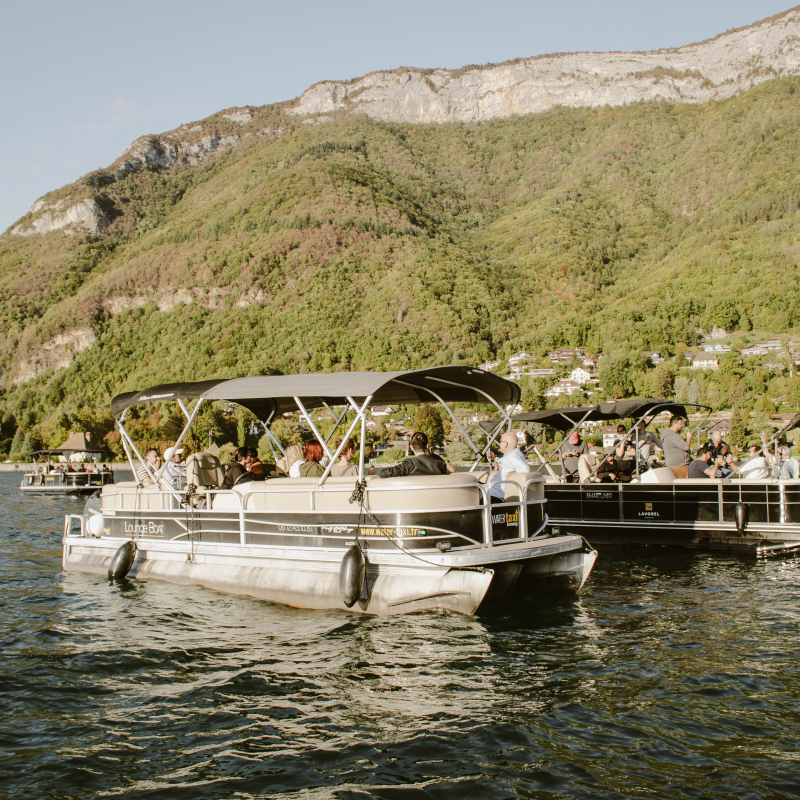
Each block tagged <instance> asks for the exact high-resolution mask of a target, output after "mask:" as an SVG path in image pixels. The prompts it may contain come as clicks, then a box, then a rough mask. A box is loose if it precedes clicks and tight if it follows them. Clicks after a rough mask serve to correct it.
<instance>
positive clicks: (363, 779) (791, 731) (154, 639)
mask: <svg viewBox="0 0 800 800" xmlns="http://www.w3.org/2000/svg"><path fill="white" fill-rule="evenodd" d="M8 477H12V478H13V477H14V476H13V475H12V476H8V475H7V474H5V475H0V489H6V490H7V491H6V492H5V496H6V501H5V503H4V506H3V511H2V513H3V526H2V532H0V536H1V537H2V544H3V548H2V549H3V554H4V557H3V559H2V560H0V602H1V603H2V611H3V621H4V624H3V627H2V632H1V634H0V637H1V638H0V641H1V643H2V648H3V654H4V656H5V657H4V659H3V661H2V676H1V677H0V701H1V702H2V705H3V708H4V711H5V714H4V717H5V720H4V725H3V726H2V731H0V743H1V744H0V777H2V785H3V787H4V790H5V792H6V793H7V794H8V796H12V797H17V796H18V797H21V796H23V795H25V796H26V797H37V798H38V797H74V796H78V795H80V796H81V797H107V796H120V797H131V798H133V797H148V798H149V797H153V798H156V797H164V798H175V797H187V798H229V797H265V798H266V797H278V796H280V797H303V798H328V797H340V798H368V797H380V798H405V797H420V798H422V797H425V798H431V797H433V798H439V797H441V798H481V797H492V798H495V797H497V798H503V797H535V798H562V797H570V798H574V797H581V798H582V797H587V798H588V797H593V798H594V797H608V798H612V797H614V798H617V797H644V796H657V797H659V798H663V797H675V798H678V797H681V798H684V797H698V798H699V797H741V798H751V797H763V798H773V797H793V796H797V791H796V786H797V785H798V774H799V773H798V757H797V755H796V741H797V737H798V733H800V714H798V694H800V690H798V688H797V684H798V666H797V658H796V641H797V633H798V610H797V590H798V583H799V579H800V571H799V570H800V561H793V560H786V561H766V562H755V561H748V560H745V559H741V558H737V557H728V556H719V555H703V554H694V555H693V554H683V553H666V552H661V551H638V552H637V551H619V552H611V551H609V552H604V553H601V557H600V559H599V560H598V564H597V567H596V569H595V572H594V574H593V575H592V577H591V578H590V580H589V583H588V584H587V587H586V590H585V591H584V593H583V594H582V595H581V596H580V597H573V596H552V597H544V598H543V597H536V596H533V595H532V596H530V597H528V598H527V599H525V600H523V601H520V602H518V603H516V604H515V605H514V606H513V607H511V608H508V607H504V608H501V609H496V610H493V611H491V612H488V613H485V614H482V615H480V616H478V617H474V618H470V617H459V616H447V615H436V614H420V615H412V616H407V617H400V618H392V619H386V620H384V619H373V618H367V617H359V616H356V615H351V614H347V613H340V612H306V611H299V610H294V609H288V608H282V607H278V606H272V605H269V604H268V603H263V602H260V601H256V600H250V599H247V598H240V597H231V596H226V595H222V594H217V593H214V592H210V591H207V590H204V589H200V588H196V587H185V586H173V585H170V584H167V583H161V582H157V581H150V582H139V581H130V582H123V583H120V584H116V585H110V584H109V583H108V582H107V581H105V580H104V579H102V578H99V577H97V576H89V575H81V574H76V573H69V574H65V573H62V572H61V570H60V530H61V526H62V518H63V514H64V513H65V511H67V510H72V511H74V510H75V509H77V508H80V501H71V500H65V499H61V500H58V499H54V498H41V499H37V498H31V497H25V498H23V497H20V496H18V495H17V494H15V492H14V490H13V488H14V487H13V483H12V482H11V481H8V480H6V479H7V478H8ZM7 484H10V485H7Z"/></svg>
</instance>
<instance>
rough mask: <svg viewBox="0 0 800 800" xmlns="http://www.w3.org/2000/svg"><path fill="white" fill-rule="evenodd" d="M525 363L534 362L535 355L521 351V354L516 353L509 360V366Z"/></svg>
mask: <svg viewBox="0 0 800 800" xmlns="http://www.w3.org/2000/svg"><path fill="white" fill-rule="evenodd" d="M523 361H533V353H531V352H530V351H528V350H520V351H519V353H514V355H513V356H510V357H509V359H508V364H509V366H511V365H512V364H521V363H522V362H523Z"/></svg>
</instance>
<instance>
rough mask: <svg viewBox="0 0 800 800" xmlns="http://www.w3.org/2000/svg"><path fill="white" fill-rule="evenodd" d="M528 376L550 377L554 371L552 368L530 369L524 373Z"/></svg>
mask: <svg viewBox="0 0 800 800" xmlns="http://www.w3.org/2000/svg"><path fill="white" fill-rule="evenodd" d="M525 374H526V375H527V376H528V377H529V378H552V377H553V376H554V375H555V374H556V371H555V370H554V369H531V370H528V371H527V372H526V373H525Z"/></svg>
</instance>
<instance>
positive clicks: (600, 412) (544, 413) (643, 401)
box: [480, 397, 686, 431]
mask: <svg viewBox="0 0 800 800" xmlns="http://www.w3.org/2000/svg"><path fill="white" fill-rule="evenodd" d="M664 411H666V412H667V413H669V414H672V415H673V416H676V417H686V408H685V407H684V404H683V403H675V402H674V401H672V400H663V399H659V398H655V397H636V398H632V399H631V400H612V401H610V402H608V403H596V404H594V405H583V406H569V407H568V408H545V409H542V410H540V411H526V412H524V413H522V414H514V416H513V417H511V420H512V421H513V422H539V423H541V424H542V425H549V426H550V427H552V428H557V429H558V430H560V431H569V430H572V428H574V427H575V426H576V425H578V424H580V423H581V422H599V421H602V420H612V419H626V418H629V417H645V416H648V415H649V414H660V413H662V412H664ZM480 424H481V427H482V428H483V429H484V430H486V431H489V430H494V427H495V426H496V425H497V420H488V421H486V422H481V423H480Z"/></svg>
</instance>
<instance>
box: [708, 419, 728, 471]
mask: <svg viewBox="0 0 800 800" xmlns="http://www.w3.org/2000/svg"><path fill="white" fill-rule="evenodd" d="M706 447H707V448H708V449H709V450H711V456H712V458H719V457H720V456H721V457H722V459H723V462H724V463H723V465H722V466H721V467H720V468H719V472H718V473H717V477H718V478H728V477H730V475H731V474H732V472H733V470H732V469H731V468H730V464H731V463H732V461H733V458H732V457H731V458H729V457H728V456H732V454H731V448H730V447H729V446H728V443H727V442H724V441H723V440H722V431H720V430H713V431H711V432H710V433H709V434H708V441H707V442H706Z"/></svg>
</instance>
